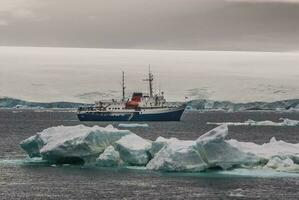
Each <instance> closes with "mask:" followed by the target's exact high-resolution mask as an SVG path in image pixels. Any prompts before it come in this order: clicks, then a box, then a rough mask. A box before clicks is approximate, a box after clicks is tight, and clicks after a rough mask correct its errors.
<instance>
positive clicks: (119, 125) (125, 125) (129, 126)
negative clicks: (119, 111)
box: [118, 123, 149, 128]
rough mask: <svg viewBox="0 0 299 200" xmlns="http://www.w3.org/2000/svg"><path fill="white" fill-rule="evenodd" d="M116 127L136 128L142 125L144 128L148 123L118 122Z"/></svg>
mask: <svg viewBox="0 0 299 200" xmlns="http://www.w3.org/2000/svg"><path fill="white" fill-rule="evenodd" d="M118 127H122V128H138V127H142V128H146V127H149V126H148V124H145V123H142V124H141V123H134V124H132V123H130V124H124V123H122V124H118Z"/></svg>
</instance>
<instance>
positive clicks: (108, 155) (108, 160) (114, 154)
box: [96, 146, 123, 167]
mask: <svg viewBox="0 0 299 200" xmlns="http://www.w3.org/2000/svg"><path fill="white" fill-rule="evenodd" d="M122 164H123V161H122V160H121V159H120V155H119V152H118V151H116V150H115V149H114V147H113V146H109V147H107V148H106V149H105V151H104V152H103V153H102V154H101V155H100V156H99V157H98V158H97V160H96V165H97V166H100V167H114V166H120V165H122Z"/></svg>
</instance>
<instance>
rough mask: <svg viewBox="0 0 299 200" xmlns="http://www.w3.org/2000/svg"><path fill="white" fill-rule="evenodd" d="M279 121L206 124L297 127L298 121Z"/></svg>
mask: <svg viewBox="0 0 299 200" xmlns="http://www.w3.org/2000/svg"><path fill="white" fill-rule="evenodd" d="M279 120H281V122H273V121H270V120H265V121H254V120H252V119H249V120H247V121H245V122H207V124H214V125H222V124H226V125H228V126H299V120H292V119H287V118H280V119H279Z"/></svg>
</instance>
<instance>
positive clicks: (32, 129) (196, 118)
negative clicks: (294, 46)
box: [0, 109, 299, 200]
mask: <svg viewBox="0 0 299 200" xmlns="http://www.w3.org/2000/svg"><path fill="white" fill-rule="evenodd" d="M281 117H284V118H289V119H295V120H299V113H298V112H297V113H295V112H281V113H280V112H232V113H229V112H205V113H200V112H195V111H190V112H185V113H184V115H183V117H182V121H180V122H147V123H148V125H149V127H148V128H141V127H140V128H129V129H130V130H131V131H133V132H134V133H136V134H138V135H140V136H142V137H144V138H148V139H151V140H155V139H156V138H157V137H158V136H163V137H176V138H179V139H189V140H191V139H192V140H193V139H196V138H198V137H199V136H200V135H202V134H203V133H205V132H206V131H208V130H210V129H212V128H214V127H215V125H211V124H206V122H225V121H227V122H243V121H246V120H248V119H253V120H256V121H260V120H271V121H279V118H281ZM77 124H82V122H80V121H78V120H77V118H76V115H75V113H74V112H67V111H47V112H44V111H43V110H10V109H7V110H0V135H1V140H0V199H143V200H145V199H298V198H299V175H298V174H291V173H273V172H267V171H262V170H261V171H259V170H256V171H252V172H250V173H248V171H244V170H232V171H209V172H204V173H162V172H152V171H147V170H145V169H143V168H126V169H124V168H122V169H119V168H110V169H109V168H93V167H82V166H70V165H63V166H54V165H53V166H49V165H47V164H44V163H40V162H31V163H30V162H27V161H26V155H25V153H24V152H23V151H22V150H21V148H20V147H19V143H20V141H22V140H23V139H26V138H27V137H29V136H31V135H33V134H35V133H36V132H39V131H42V130H43V129H45V128H48V127H52V126H59V125H64V126H71V125H77ZM83 124H85V125H87V126H93V125H99V126H106V125H108V124H113V125H114V126H116V127H117V125H118V123H116V122H113V123H109V122H84V123H83ZM273 136H275V137H276V139H278V140H284V141H286V142H290V143H298V142H299V127H298V126H296V127H277V126H276V127H272V126H231V127H229V136H228V138H234V139H237V140H239V141H250V142H255V143H258V144H263V143H265V142H269V140H270V138H271V137H273Z"/></svg>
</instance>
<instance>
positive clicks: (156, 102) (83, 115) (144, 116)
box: [77, 70, 186, 121]
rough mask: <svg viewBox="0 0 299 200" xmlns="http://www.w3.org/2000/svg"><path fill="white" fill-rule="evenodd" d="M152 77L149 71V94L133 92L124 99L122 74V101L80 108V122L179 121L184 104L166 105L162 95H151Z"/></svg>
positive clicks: (78, 114)
mask: <svg viewBox="0 0 299 200" xmlns="http://www.w3.org/2000/svg"><path fill="white" fill-rule="evenodd" d="M153 80H154V76H153V74H152V73H151V71H150V70H149V73H148V78H147V79H145V81H148V83H149V94H144V93H141V92H134V93H133V95H132V98H131V99H128V100H126V98H125V88H126V87H125V78H124V72H122V100H121V101H116V100H112V101H97V102H95V104H94V105H93V106H90V107H80V108H78V111H77V116H78V118H79V120H80V121H180V119H181V116H182V114H183V112H184V110H185V108H186V104H185V103H180V104H174V103H168V102H167V101H166V99H165V98H164V93H163V92H162V93H161V94H154V93H153Z"/></svg>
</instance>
